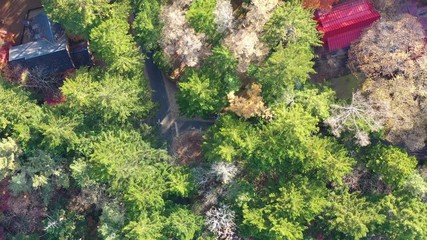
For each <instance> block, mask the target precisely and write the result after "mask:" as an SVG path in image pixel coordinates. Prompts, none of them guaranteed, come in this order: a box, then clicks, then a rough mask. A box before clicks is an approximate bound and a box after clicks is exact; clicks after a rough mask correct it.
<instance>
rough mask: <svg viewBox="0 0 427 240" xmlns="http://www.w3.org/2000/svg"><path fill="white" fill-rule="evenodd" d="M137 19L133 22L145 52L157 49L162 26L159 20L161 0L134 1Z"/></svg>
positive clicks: (138, 39)
mask: <svg viewBox="0 0 427 240" xmlns="http://www.w3.org/2000/svg"><path fill="white" fill-rule="evenodd" d="M132 4H133V5H134V9H136V18H135V21H134V22H133V27H134V29H135V35H136V37H137V41H138V42H139V43H141V47H142V48H143V49H144V50H145V51H147V52H148V51H150V50H154V49H156V48H157V46H158V44H159V39H160V33H161V30H162V26H161V23H160V20H159V16H160V12H161V11H160V9H161V1H160V0H133V1H132Z"/></svg>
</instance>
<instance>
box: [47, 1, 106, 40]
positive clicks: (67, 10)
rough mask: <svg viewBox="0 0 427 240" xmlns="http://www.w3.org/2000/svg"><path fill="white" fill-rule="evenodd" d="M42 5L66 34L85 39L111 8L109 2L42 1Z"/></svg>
mask: <svg viewBox="0 0 427 240" xmlns="http://www.w3.org/2000/svg"><path fill="white" fill-rule="evenodd" d="M42 3H43V6H44V8H45V9H46V12H47V13H48V15H49V17H50V18H51V19H52V20H54V21H55V22H59V23H61V24H62V25H63V26H64V27H65V29H66V30H67V31H68V32H70V33H72V34H76V35H82V36H84V37H86V38H87V37H88V36H89V32H90V29H91V28H92V27H93V26H96V25H97V24H99V23H100V22H101V21H102V20H103V19H104V18H105V17H106V16H108V14H109V12H110V11H111V9H112V7H113V6H112V5H110V1H109V0H89V1H86V0H76V1H75V0H43V1H42Z"/></svg>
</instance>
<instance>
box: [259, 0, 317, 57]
mask: <svg viewBox="0 0 427 240" xmlns="http://www.w3.org/2000/svg"><path fill="white" fill-rule="evenodd" d="M316 26H317V22H316V21H315V20H314V19H313V12H312V11H311V10H308V9H304V8H303V7H302V5H301V3H300V2H299V1H294V0H293V1H289V2H285V3H283V4H281V5H280V6H279V7H277V8H276V9H275V10H274V13H273V16H272V17H271V18H270V20H269V21H268V22H267V23H266V24H265V26H264V33H263V37H262V38H263V40H264V41H265V42H266V43H267V44H268V45H269V47H270V48H275V47H277V46H278V45H284V46H289V47H290V46H291V45H293V44H296V45H298V46H301V47H308V48H310V47H312V46H320V45H321V42H320V39H319V33H318V31H317V30H316ZM293 56H294V57H296V56H298V55H293Z"/></svg>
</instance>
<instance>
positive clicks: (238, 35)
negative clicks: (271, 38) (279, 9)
mask: <svg viewBox="0 0 427 240" xmlns="http://www.w3.org/2000/svg"><path fill="white" fill-rule="evenodd" d="M277 4H278V1H277V0H253V1H252V2H251V3H250V4H244V5H243V6H244V8H246V9H247V10H248V12H247V13H246V17H245V19H244V20H243V22H242V23H241V24H239V26H238V27H237V29H232V31H231V32H230V34H229V35H228V36H226V37H225V39H224V43H225V45H226V46H227V47H228V48H229V49H230V50H231V52H232V53H233V55H234V57H236V58H237V60H238V61H239V65H238V69H237V70H238V71H239V72H246V70H247V68H248V66H249V64H251V63H257V62H260V61H262V60H263V59H264V58H265V57H266V56H267V54H268V53H269V48H268V47H267V46H266V45H265V44H264V43H263V42H262V41H261V40H260V35H261V32H262V30H263V27H264V25H265V24H266V23H267V21H268V20H269V19H270V17H271V15H272V14H273V10H274V9H275V8H276V6H277Z"/></svg>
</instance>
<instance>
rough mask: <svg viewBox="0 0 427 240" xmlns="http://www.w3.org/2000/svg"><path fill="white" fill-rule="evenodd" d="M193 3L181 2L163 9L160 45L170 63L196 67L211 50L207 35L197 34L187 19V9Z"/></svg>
mask: <svg viewBox="0 0 427 240" xmlns="http://www.w3.org/2000/svg"><path fill="white" fill-rule="evenodd" d="M191 2H192V1H191V0H179V1H175V2H174V3H173V4H172V5H168V6H166V7H165V8H164V9H163V11H162V14H161V16H160V18H161V20H162V22H163V25H164V27H163V29H162V40H161V43H160V44H161V46H162V48H163V52H164V54H165V55H166V57H167V58H169V59H170V61H172V62H174V63H177V64H178V65H180V66H181V65H185V66H189V67H194V66H196V65H197V64H198V63H199V61H200V59H202V58H203V57H204V56H206V55H207V54H208V53H209V49H208V47H207V43H206V37H205V35H204V34H202V33H196V31H195V30H194V29H193V28H191V27H190V25H189V24H188V22H187V19H186V18H185V12H186V10H185V8H186V7H187V6H188V5H189V4H191Z"/></svg>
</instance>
